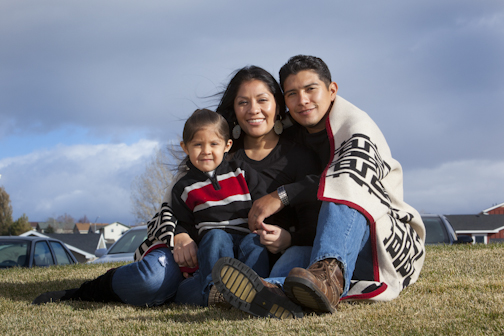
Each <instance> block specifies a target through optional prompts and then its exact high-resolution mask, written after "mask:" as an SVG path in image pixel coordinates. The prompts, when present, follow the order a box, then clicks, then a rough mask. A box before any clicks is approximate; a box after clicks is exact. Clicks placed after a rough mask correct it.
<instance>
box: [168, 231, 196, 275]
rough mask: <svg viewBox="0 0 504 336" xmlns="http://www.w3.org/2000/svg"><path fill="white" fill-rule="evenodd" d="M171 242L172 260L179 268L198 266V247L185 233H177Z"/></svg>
mask: <svg viewBox="0 0 504 336" xmlns="http://www.w3.org/2000/svg"><path fill="white" fill-rule="evenodd" d="M173 242H174V247H173V258H174V259H175V262H176V263H177V264H178V265H179V267H191V268H194V267H196V266H198V246H197V245H196V243H195V242H194V240H192V238H191V237H190V236H189V235H188V234H187V233H179V234H178V235H176V236H175V237H174V238H173Z"/></svg>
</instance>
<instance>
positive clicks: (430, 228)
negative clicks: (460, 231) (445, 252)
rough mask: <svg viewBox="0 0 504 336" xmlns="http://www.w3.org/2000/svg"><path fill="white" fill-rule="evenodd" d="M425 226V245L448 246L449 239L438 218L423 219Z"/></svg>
mask: <svg viewBox="0 0 504 336" xmlns="http://www.w3.org/2000/svg"><path fill="white" fill-rule="evenodd" d="M423 222H424V224H425V231H426V237H425V243H426V244H443V243H445V244H449V243H450V238H448V234H447V232H446V228H445V226H444V224H443V222H442V221H441V218H439V217H432V218H423Z"/></svg>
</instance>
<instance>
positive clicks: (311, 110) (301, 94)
mask: <svg viewBox="0 0 504 336" xmlns="http://www.w3.org/2000/svg"><path fill="white" fill-rule="evenodd" d="M337 91H338V85H336V83H334V82H332V83H331V84H329V87H327V86H326V84H325V83H324V82H323V81H321V80H320V78H319V76H318V75H317V73H316V72H315V71H312V70H303V71H300V72H298V73H297V74H295V75H289V76H288V77H287V79H286V80H285V82H284V95H285V104H287V107H288V108H289V112H290V115H291V116H292V118H294V120H296V121H297V122H298V123H299V124H300V125H302V126H304V127H306V129H307V130H308V132H309V133H316V132H320V131H322V130H323V129H324V128H325V119H326V116H327V114H328V110H329V107H330V106H331V103H332V102H333V101H334V99H336V92H337Z"/></svg>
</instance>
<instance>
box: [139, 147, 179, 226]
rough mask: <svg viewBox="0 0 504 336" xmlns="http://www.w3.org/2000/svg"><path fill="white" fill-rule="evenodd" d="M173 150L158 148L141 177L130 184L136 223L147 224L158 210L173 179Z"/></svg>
mask: <svg viewBox="0 0 504 336" xmlns="http://www.w3.org/2000/svg"><path fill="white" fill-rule="evenodd" d="M173 161H174V158H173V150H172V148H171V147H170V148H169V147H165V148H160V149H158V150H157V151H156V152H155V154H154V155H153V157H152V159H151V160H150V161H149V162H147V164H146V165H145V171H144V173H143V174H142V175H140V176H137V177H135V179H134V180H133V182H132V184H131V202H132V203H133V208H132V213H133V215H135V218H136V220H137V222H138V223H141V222H147V221H148V220H150V219H151V218H152V216H154V214H155V213H156V212H157V211H158V210H159V207H160V206H161V202H162V200H163V196H164V194H165V193H166V191H167V189H168V187H169V186H170V184H171V181H172V179H173V177H174V176H173V173H172V171H171V169H170V166H172V167H173Z"/></svg>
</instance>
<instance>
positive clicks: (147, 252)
mask: <svg viewBox="0 0 504 336" xmlns="http://www.w3.org/2000/svg"><path fill="white" fill-rule="evenodd" d="M162 247H166V248H169V247H168V245H166V244H165V243H162V244H156V245H152V246H151V247H150V248H149V249H148V250H147V251H145V253H144V254H143V255H142V259H143V258H144V257H145V256H146V255H147V254H149V253H151V252H152V251H154V250H155V249H158V248H162Z"/></svg>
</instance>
